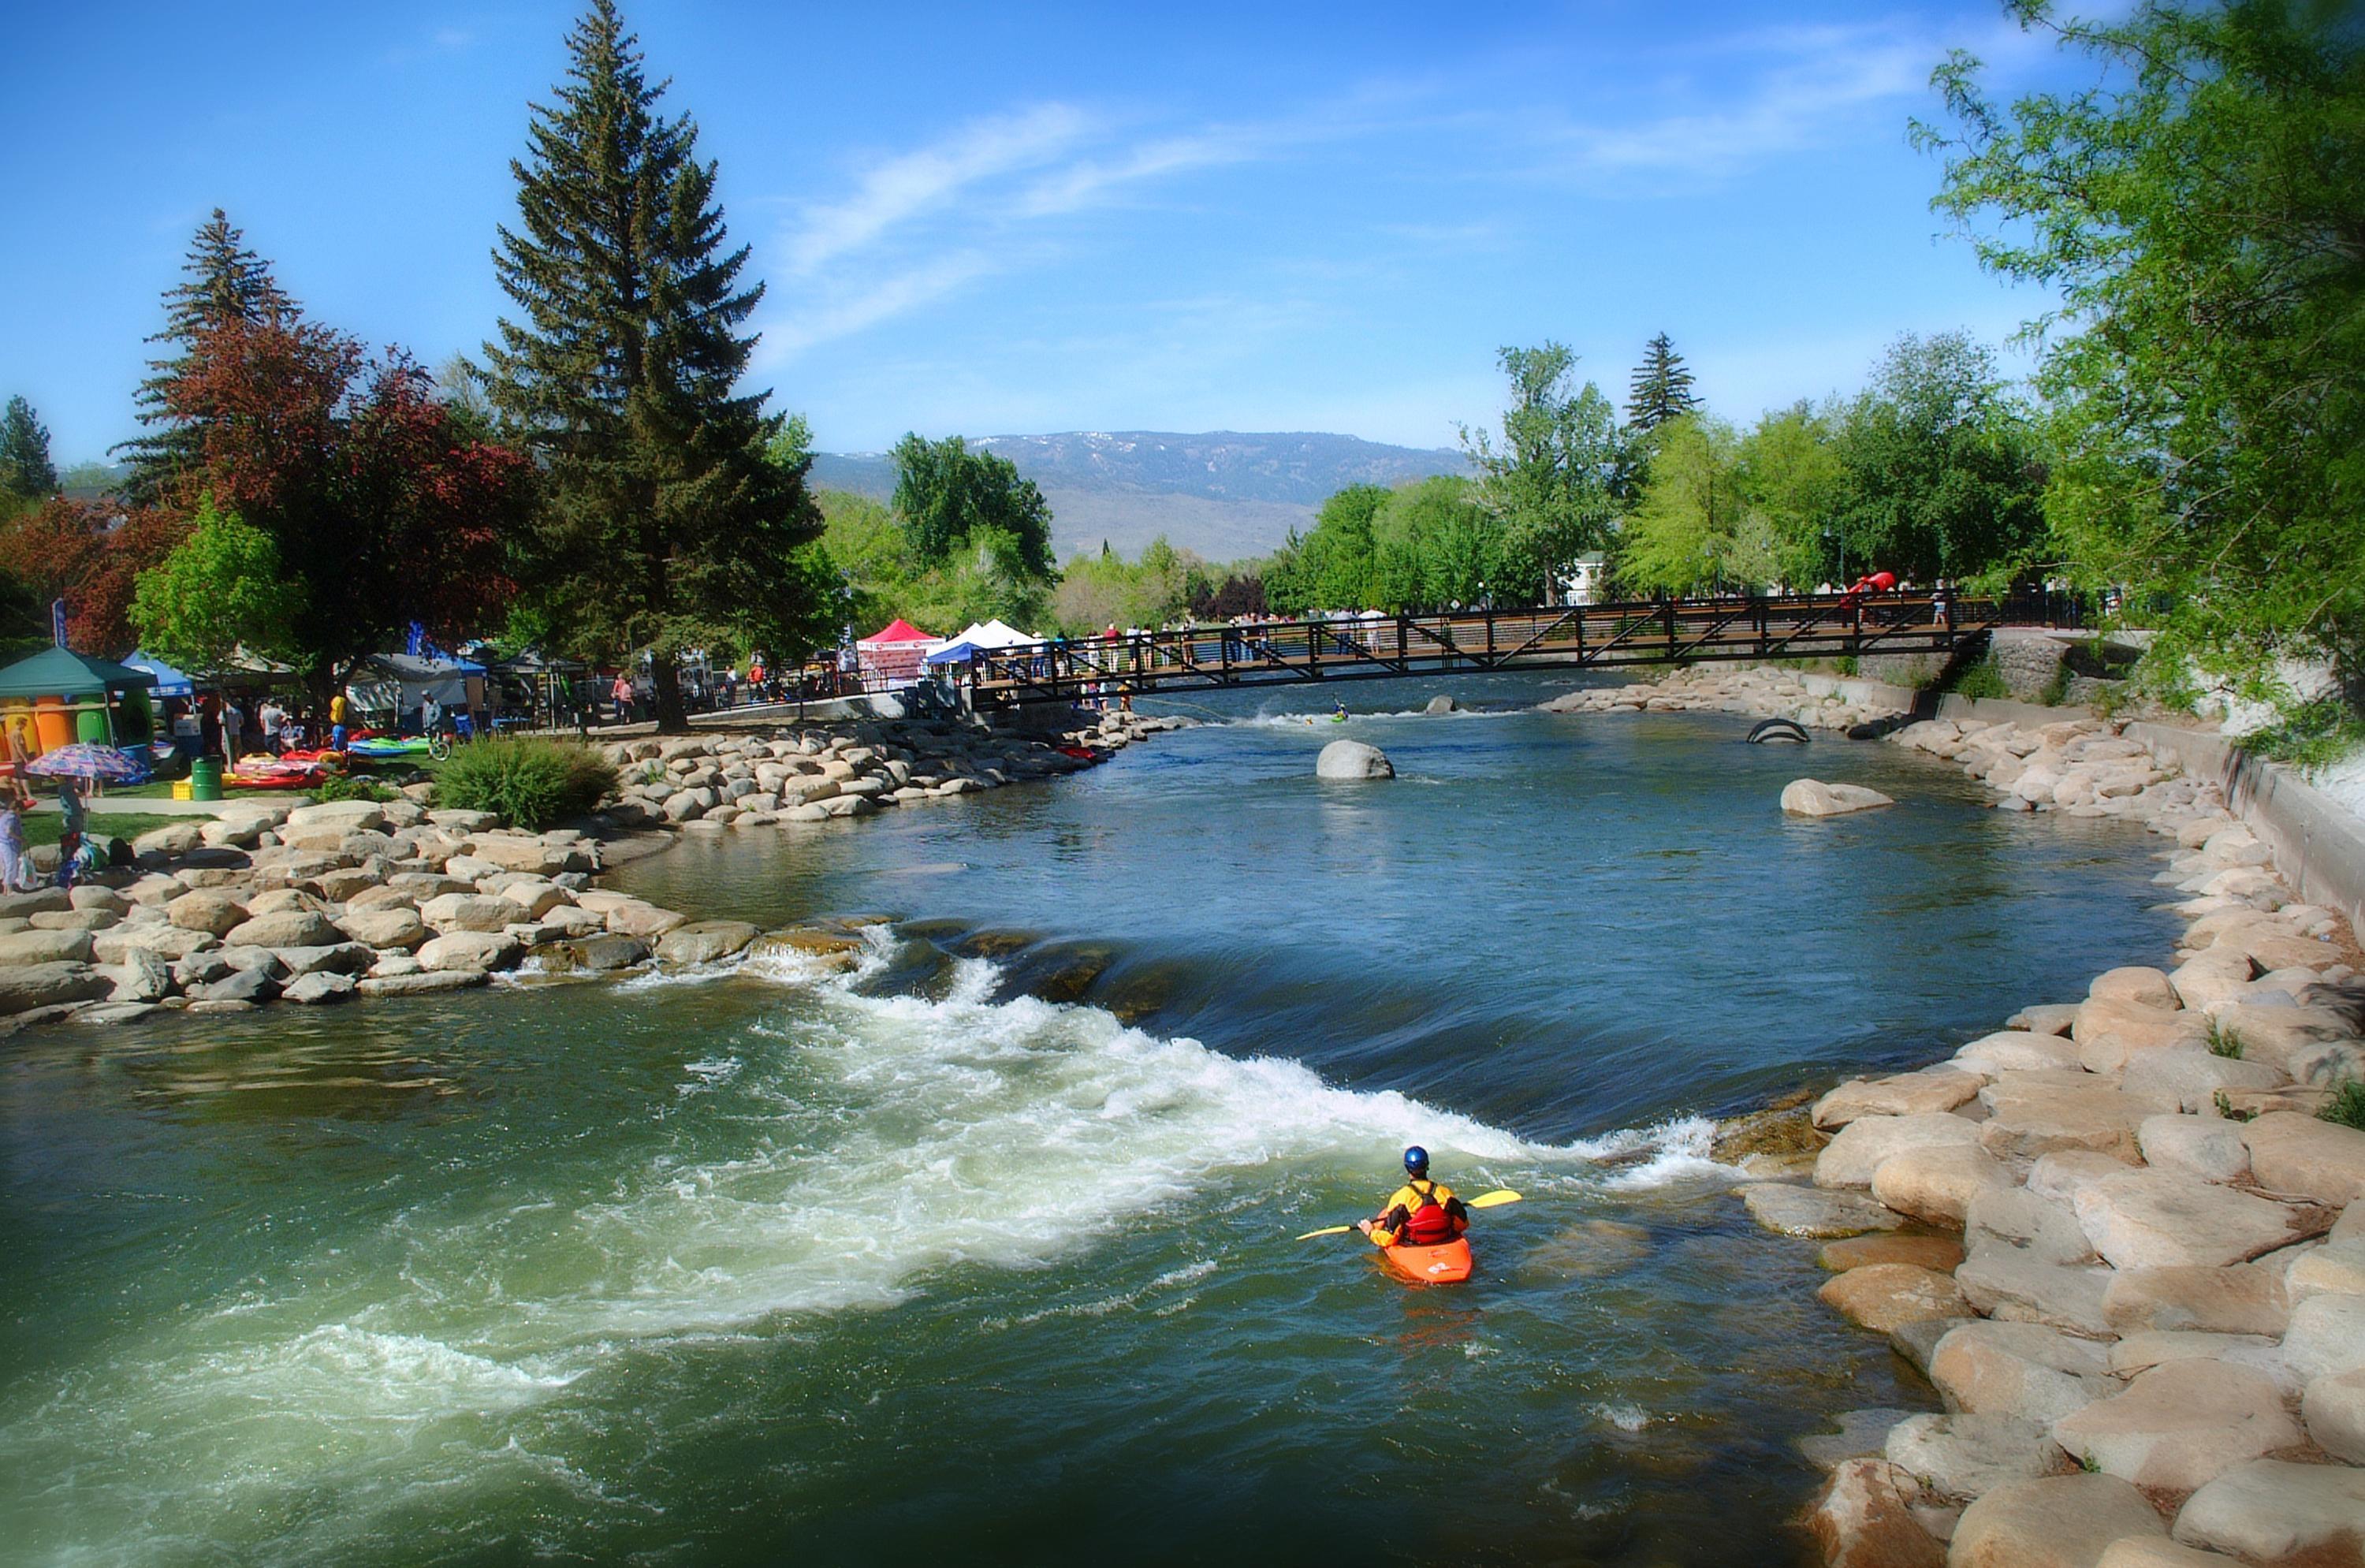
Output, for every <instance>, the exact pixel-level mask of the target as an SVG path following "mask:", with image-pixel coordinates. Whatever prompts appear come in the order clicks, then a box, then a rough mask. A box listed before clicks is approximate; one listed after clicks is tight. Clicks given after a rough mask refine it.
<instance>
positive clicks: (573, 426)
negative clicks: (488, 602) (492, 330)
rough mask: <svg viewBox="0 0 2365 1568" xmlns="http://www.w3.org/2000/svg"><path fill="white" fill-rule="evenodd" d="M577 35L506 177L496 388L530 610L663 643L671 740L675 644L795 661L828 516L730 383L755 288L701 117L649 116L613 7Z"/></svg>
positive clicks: (595, 637)
mask: <svg viewBox="0 0 2365 1568" xmlns="http://www.w3.org/2000/svg"><path fill="white" fill-rule="evenodd" d="M566 43H567V52H568V57H569V63H568V69H567V78H566V81H565V82H564V83H562V84H560V85H559V86H558V87H557V88H556V89H555V92H554V94H553V97H554V100H555V102H554V103H553V104H552V105H549V106H539V105H538V106H535V107H534V109H533V111H532V125H531V127H530V129H529V132H528V138H529V143H530V146H529V151H528V153H527V156H526V157H525V158H523V159H521V160H515V161H512V162H511V163H510V171H511V173H512V174H514V175H515V176H516V179H517V183H518V209H519V218H520V227H519V229H518V230H510V229H508V228H506V227H504V228H503V229H502V230H501V231H500V246H499V250H498V251H497V252H495V256H494V264H495V268H496V270H497V272H498V273H499V277H500V281H501V286H502V287H503V288H504V289H505V290H506V291H507V292H508V294H509V296H510V300H511V301H512V302H513V303H514V304H515V305H516V307H517V308H518V311H519V318H518V319H514V320H512V319H503V320H502V321H501V322H500V326H499V337H500V341H499V342H498V343H488V344H486V345H485V361H486V376H485V390H486V395H487V396H488V398H489V399H490V400H491V402H492V405H493V407H494V409H496V410H498V411H499V414H500V415H501V416H502V417H503V418H504V419H505V420H508V421H509V422H510V425H511V426H512V427H513V428H514V429H515V430H516V431H518V433H519V437H520V439H521V440H523V441H524V442H527V443H528V444H529V445H530V446H531V447H532V449H533V450H534V452H535V453H536V454H537V455H538V456H539V457H540V458H541V460H542V466H543V471H544V493H545V497H546V499H545V502H544V506H543V508H542V510H541V514H540V517H539V519H538V524H537V527H536V529H535V531H534V538H533V540H532V548H531V551H530V560H529V563H528V565H529V582H530V584H531V586H532V588H533V590H534V591H535V595H536V597H537V599H539V600H540V601H541V602H542V603H543V604H544V606H545V608H546V609H547V610H548V611H549V613H550V616H551V620H552V623H553V624H554V626H555V627H556V628H558V629H559V631H560V633H561V634H562V636H563V637H564V638H565V639H566V642H567V643H568V644H570V645H571V646H572V647H573V648H574V649H576V650H577V651H580V652H584V653H588V654H592V655H599V656H605V657H611V658H612V657H616V656H619V655H623V654H626V653H629V652H631V651H633V650H635V649H641V648H647V649H649V650H651V651H652V652H653V654H654V655H655V659H654V670H655V681H656V717H657V722H658V725H659V727H660V728H664V729H679V728H682V727H683V726H684V725H686V723H687V722H688V716H687V714H686V712H685V711H684V709H683V704H682V698H681V682H680V672H679V668H678V664H677V662H676V655H678V653H680V652H681V651H682V650H683V649H686V648H689V647H693V646H711V645H714V644H723V645H733V644H735V645H738V646H757V647H763V648H765V649H767V650H768V651H770V652H772V653H773V654H774V655H775V656H776V657H785V656H792V655H794V654H795V653H798V652H801V651H802V650H801V648H799V647H798V645H797V644H799V643H800V642H801V640H802V639H803V638H804V637H805V636H807V635H808V634H809V633H810V630H811V627H812V625H813V607H812V606H811V605H810V604H808V603H807V602H806V601H805V599H804V597H803V596H805V595H807V594H808V593H810V592H811V591H812V589H813V587H814V585H815V581H816V579H815V577H813V574H812V573H811V572H809V571H808V570H806V569H804V567H802V566H800V564H799V562H798V558H797V552H798V550H799V549H800V547H801V546H802V545H804V544H806V543H809V542H810V541H812V540H813V539H814V538H815V537H817V536H818V535H819V533H820V530H821V519H820V514H819V512H818V510H816V509H815V507H814V506H813V501H812V498H810V496H809V495H808V494H807V493H806V487H805V478H806V475H805V474H804V472H803V471H802V470H801V468H799V467H794V466H790V467H784V466H782V465H779V464H777V463H774V462H772V461H769V460H768V450H767V449H768V445H769V443H770V442H772V441H773V439H774V438H775V437H776V436H778V435H779V433H780V431H781V430H782V428H783V421H782V420H780V419H779V417H777V416H768V415H766V414H765V413H764V411H763V405H764V402H765V399H766V398H767V396H768V394H766V393H763V392H748V393H742V392H740V391H739V390H737V387H738V384H739V380H740V378H741V376H742V375H744V374H745V371H746V369H747V364H748V356H749V353H750V352H751V351H752V350H753V349H754V347H755V343H756V339H755V337H754V336H753V335H752V334H749V335H745V336H742V335H741V334H740V332H739V330H738V329H739V328H740V327H741V325H742V324H743V323H744V322H745V320H746V319H747V318H748V316H749V314H750V313H751V312H752V311H753V310H754V309H755V308H756V305H757V301H758V300H759V299H761V297H763V286H762V285H760V284H752V285H745V286H743V285H742V283H741V282H740V275H739V274H740V273H741V272H742V270H743V269H744V268H745V264H746V260H747V252H746V250H745V247H742V248H740V249H738V250H726V249H725V245H726V238H725V232H724V228H723V211H722V208H721V207H720V206H718V205H717V204H716V202H715V200H714V177H715V165H714V164H713V163H712V162H701V160H700V159H699V157H698V129H697V127H696V125H695V124H694V123H693V122H692V121H691V120H690V119H689V118H688V117H687V116H684V117H680V118H664V117H662V116H660V115H659V114H658V113H657V112H656V105H657V101H658V99H659V98H660V97H661V96H662V95H663V93H664V86H663V84H657V85H655V86H653V85H651V84H649V82H648V79H647V77H646V75H645V73H644V71H643V68H642V56H641V52H640V47H639V42H638V40H637V39H635V38H633V36H632V35H631V34H630V33H628V32H626V31H625V29H624V25H623V21H622V17H620V16H619V15H618V12H617V9H616V7H615V6H614V5H613V4H612V3H611V0H593V3H592V5H591V7H590V9H589V10H588V11H587V12H586V13H585V14H584V16H583V17H582V18H581V19H580V20H579V21H577V24H576V26H575V28H574V30H573V32H572V33H570V34H569V35H568V38H567V40H566Z"/></svg>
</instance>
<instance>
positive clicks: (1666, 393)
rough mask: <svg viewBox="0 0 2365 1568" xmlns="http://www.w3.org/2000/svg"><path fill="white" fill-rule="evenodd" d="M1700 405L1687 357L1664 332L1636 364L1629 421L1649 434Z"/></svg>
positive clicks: (1628, 395)
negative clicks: (1639, 362) (1693, 387)
mask: <svg viewBox="0 0 2365 1568" xmlns="http://www.w3.org/2000/svg"><path fill="white" fill-rule="evenodd" d="M1698 407H1699V399H1698V398H1697V397H1695V396H1693V394H1692V373H1691V372H1690V370H1688V369H1687V368H1686V366H1685V364H1684V356H1683V355H1681V354H1679V353H1676V345H1675V344H1674V343H1673V342H1669V341H1668V338H1667V334H1666V333H1664V332H1661V333H1660V334H1659V335H1658V336H1657V337H1655V338H1653V339H1652V340H1651V341H1650V342H1649V343H1648V344H1647V345H1646V346H1645V347H1644V348H1643V350H1642V364H1638V365H1636V366H1635V367H1634V379H1633V381H1632V382H1631V384H1630V385H1629V386H1628V389H1627V393H1626V418H1627V420H1629V421H1630V422H1631V424H1632V425H1633V427H1634V430H1635V431H1636V432H1637V433H1638V434H1643V435H1647V434H1649V433H1650V432H1651V431H1654V430H1656V429H1658V428H1659V427H1660V426H1661V425H1663V424H1665V423H1666V422H1667V421H1668V420H1679V419H1681V418H1683V417H1684V416H1685V415H1686V414H1688V413H1690V412H1691V411H1692V410H1693V409H1697V408H1698Z"/></svg>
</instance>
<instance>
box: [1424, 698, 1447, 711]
mask: <svg viewBox="0 0 2365 1568" xmlns="http://www.w3.org/2000/svg"><path fill="white" fill-rule="evenodd" d="M1421 711H1422V712H1424V713H1451V712H1452V711H1454V708H1453V699H1452V698H1451V697H1432V698H1430V699H1429V702H1428V704H1427V705H1426V706H1424V707H1423V708H1422V709H1421Z"/></svg>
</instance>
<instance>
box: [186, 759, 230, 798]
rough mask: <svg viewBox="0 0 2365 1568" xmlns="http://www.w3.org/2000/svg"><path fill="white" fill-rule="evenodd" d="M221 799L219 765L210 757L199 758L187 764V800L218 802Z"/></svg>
mask: <svg viewBox="0 0 2365 1568" xmlns="http://www.w3.org/2000/svg"><path fill="white" fill-rule="evenodd" d="M221 798H222V792H221V764H220V763H219V761H217V760H216V759H215V758H213V757H210V756H201V757H199V758H197V759H196V761H195V762H192V763H191V764H189V799H190V800H192V801H219V800H220V799H221Z"/></svg>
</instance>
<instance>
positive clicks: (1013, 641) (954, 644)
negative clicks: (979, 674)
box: [927, 621, 1043, 665]
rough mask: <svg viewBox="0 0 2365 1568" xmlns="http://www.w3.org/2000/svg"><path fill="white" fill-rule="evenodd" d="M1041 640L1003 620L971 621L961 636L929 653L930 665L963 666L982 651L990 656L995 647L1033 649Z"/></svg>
mask: <svg viewBox="0 0 2365 1568" xmlns="http://www.w3.org/2000/svg"><path fill="white" fill-rule="evenodd" d="M1042 640H1043V639H1042V638H1040V637H1035V636H1030V635H1028V634H1027V633H1024V632H1021V631H1019V630H1018V629H1017V628H1016V627H1014V626H1009V625H1005V624H1003V622H1000V621H987V622H975V621H972V622H970V623H969V626H968V628H967V629H966V630H964V631H963V632H961V633H959V635H958V636H956V637H953V638H952V639H951V640H950V641H948V642H947V643H946V644H945V645H944V646H943V647H941V648H938V649H937V650H936V652H935V653H933V654H930V655H928V660H927V662H928V663H930V664H932V665H950V664H963V663H966V662H967V661H968V659H969V656H970V655H971V654H972V653H976V652H979V651H981V650H982V651H984V652H988V653H991V652H992V651H993V650H994V649H996V648H1024V647H1030V646H1032V645H1034V644H1037V643H1039V642H1041V641H1042Z"/></svg>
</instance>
